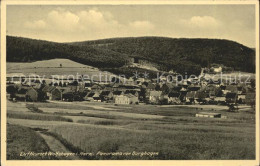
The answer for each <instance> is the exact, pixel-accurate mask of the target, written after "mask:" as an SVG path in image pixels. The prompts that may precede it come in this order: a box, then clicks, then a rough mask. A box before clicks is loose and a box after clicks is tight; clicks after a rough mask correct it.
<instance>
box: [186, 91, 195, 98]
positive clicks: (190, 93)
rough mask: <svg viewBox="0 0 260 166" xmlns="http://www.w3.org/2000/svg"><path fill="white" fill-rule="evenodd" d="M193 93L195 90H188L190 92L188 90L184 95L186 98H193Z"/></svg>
mask: <svg viewBox="0 0 260 166" xmlns="http://www.w3.org/2000/svg"><path fill="white" fill-rule="evenodd" d="M195 94H196V92H195V91H190V92H188V93H187V94H186V97H188V98H194V97H195Z"/></svg>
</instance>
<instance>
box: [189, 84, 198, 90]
mask: <svg viewBox="0 0 260 166" xmlns="http://www.w3.org/2000/svg"><path fill="white" fill-rule="evenodd" d="M188 90H189V91H198V90H200V86H198V85H193V84H192V85H190V86H188Z"/></svg>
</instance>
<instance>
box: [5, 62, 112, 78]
mask: <svg viewBox="0 0 260 166" xmlns="http://www.w3.org/2000/svg"><path fill="white" fill-rule="evenodd" d="M60 65H62V66H60ZM6 71H7V73H8V74H11V73H23V74H25V75H30V74H37V75H40V76H42V77H43V76H44V77H45V78H49V77H50V76H51V75H67V76H68V75H74V76H76V75H77V74H78V75H82V74H84V75H88V76H89V77H91V76H92V75H99V73H101V74H102V75H108V78H109V75H112V73H109V72H103V71H100V70H99V69H98V68H95V67H92V66H88V65H83V64H80V63H77V62H74V61H72V60H69V59H51V60H42V61H36V62H28V63H24V62H23V63H14V62H8V63H7V70H6ZM103 79H104V78H102V80H103Z"/></svg>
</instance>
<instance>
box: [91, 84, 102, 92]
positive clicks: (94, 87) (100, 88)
mask: <svg viewBox="0 0 260 166" xmlns="http://www.w3.org/2000/svg"><path fill="white" fill-rule="evenodd" d="M103 88H104V87H103V86H102V85H99V84H94V85H92V87H91V90H92V91H100V90H102V89H103Z"/></svg>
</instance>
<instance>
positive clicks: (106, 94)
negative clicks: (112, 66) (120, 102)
mask: <svg viewBox="0 0 260 166" xmlns="http://www.w3.org/2000/svg"><path fill="white" fill-rule="evenodd" d="M100 98H101V101H110V100H113V93H112V92H111V91H105V90H103V91H102V92H101V93H100Z"/></svg>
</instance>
